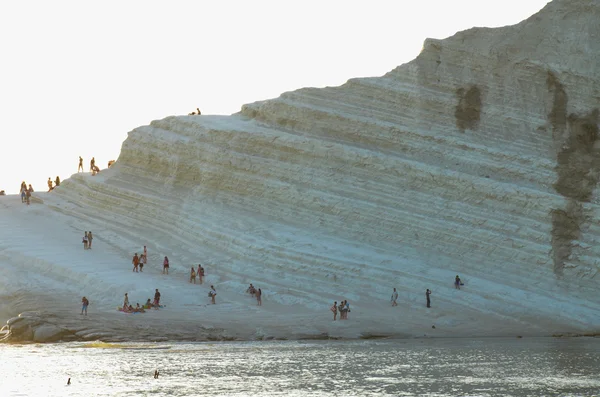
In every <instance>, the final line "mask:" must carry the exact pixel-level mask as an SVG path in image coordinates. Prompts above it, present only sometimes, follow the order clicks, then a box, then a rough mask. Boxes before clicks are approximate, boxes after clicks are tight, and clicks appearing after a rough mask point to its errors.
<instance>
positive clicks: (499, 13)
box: [0, 0, 547, 194]
mask: <svg viewBox="0 0 600 397" xmlns="http://www.w3.org/2000/svg"><path fill="white" fill-rule="evenodd" d="M546 3H547V0H503V1H493V0H454V1H448V0H418V1H406V0H371V1H353V0H345V1H340V0H328V1H323V0H320V1H314V0H303V1H295V0H288V1H285V0H277V1H267V0H252V1H249V0H238V1H228V0H218V1H217V0H213V1H202V0H196V1H191V0H190V1H178V0H173V1H169V2H166V1H154V0H146V1H138V0H128V1H113V0H106V1H103V2H99V1H96V2H91V1H90V2H88V1H80V0H77V1H61V0H56V1H27V2H20V1H12V2H8V1H7V2H3V3H2V6H1V7H0V109H1V113H0V117H1V121H0V190H5V191H6V193H7V194H14V193H17V192H18V190H19V185H20V183H21V181H23V180H25V181H26V182H27V183H31V184H32V185H33V187H34V189H35V190H37V191H44V190H47V184H46V181H47V179H48V177H51V178H52V179H53V180H54V179H55V178H56V176H60V178H61V179H62V180H64V179H66V178H68V177H69V176H70V175H71V174H73V173H75V172H76V171H77V163H78V157H79V156H82V157H83V158H84V165H85V166H86V167H85V168H86V171H89V160H90V159H91V157H92V156H94V157H95V159H96V164H97V165H99V166H100V167H101V168H104V167H106V165H107V162H108V161H109V160H113V159H117V158H118V156H119V152H120V149H121V144H122V142H123V141H124V140H125V139H126V138H127V133H128V132H129V131H131V130H133V129H134V128H136V127H139V126H142V125H148V124H149V123H150V122H151V121H152V120H158V119H162V118H165V117H168V116H171V115H185V114H188V113H189V112H191V111H193V110H194V109H195V108H196V107H199V108H200V110H201V111H202V114H231V113H236V112H238V111H239V110H240V109H241V107H242V105H243V104H245V103H251V102H255V101H259V100H264V99H269V98H275V97H277V96H279V95H280V94H281V93H283V92H285V91H291V90H295V89H298V88H302V87H325V86H337V85H341V84H343V83H344V82H346V81H347V80H348V79H350V78H353V77H369V76H380V75H383V74H385V73H387V72H388V71H390V70H392V69H394V68H395V67H396V66H398V65H401V64H403V63H406V62H408V61H410V60H412V59H413V58H415V57H416V56H417V55H418V54H419V52H420V50H421V48H422V44H423V41H424V40H425V39H426V38H428V37H432V38H439V39H442V38H445V37H448V36H451V35H453V34H454V33H456V32H457V31H461V30H465V29H469V28H471V27H473V26H487V27H496V26H504V25H512V24H515V23H518V22H520V21H521V20H523V19H525V18H527V17H529V16H530V15H532V14H534V13H535V12H537V11H539V10H540V9H541V8H542V7H543V6H544V5H545V4H546Z"/></svg>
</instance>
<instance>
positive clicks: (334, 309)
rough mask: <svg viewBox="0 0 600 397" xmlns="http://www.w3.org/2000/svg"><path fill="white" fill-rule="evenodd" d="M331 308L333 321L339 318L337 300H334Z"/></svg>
mask: <svg viewBox="0 0 600 397" xmlns="http://www.w3.org/2000/svg"><path fill="white" fill-rule="evenodd" d="M329 310H331V311H332V312H333V321H335V320H336V319H337V312H338V308H337V301H335V302H333V306H331V307H330V308H329Z"/></svg>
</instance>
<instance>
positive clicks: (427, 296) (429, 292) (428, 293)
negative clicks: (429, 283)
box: [425, 288, 431, 307]
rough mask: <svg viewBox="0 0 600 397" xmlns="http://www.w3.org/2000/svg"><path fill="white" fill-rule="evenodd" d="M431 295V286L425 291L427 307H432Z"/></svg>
mask: <svg viewBox="0 0 600 397" xmlns="http://www.w3.org/2000/svg"><path fill="white" fill-rule="evenodd" d="M429 295H431V291H430V290H429V288H427V291H425V297H426V298H427V307H431V299H430V298H429Z"/></svg>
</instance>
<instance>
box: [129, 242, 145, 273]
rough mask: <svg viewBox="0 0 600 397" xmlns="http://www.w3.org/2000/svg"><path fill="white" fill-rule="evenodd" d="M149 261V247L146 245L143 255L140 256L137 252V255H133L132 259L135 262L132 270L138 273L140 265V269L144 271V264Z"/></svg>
mask: <svg viewBox="0 0 600 397" xmlns="http://www.w3.org/2000/svg"><path fill="white" fill-rule="evenodd" d="M147 261H148V249H147V248H146V246H145V245H144V252H143V253H142V255H140V256H138V254H137V252H136V253H135V255H134V256H133V259H132V260H131V263H132V264H133V270H132V272H136V273H138V267H139V271H140V272H143V271H144V265H145V264H146V263H147Z"/></svg>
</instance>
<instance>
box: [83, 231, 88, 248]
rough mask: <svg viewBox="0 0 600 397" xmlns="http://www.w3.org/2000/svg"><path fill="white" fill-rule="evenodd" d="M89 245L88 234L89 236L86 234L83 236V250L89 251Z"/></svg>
mask: <svg viewBox="0 0 600 397" xmlns="http://www.w3.org/2000/svg"><path fill="white" fill-rule="evenodd" d="M88 244H89V240H88V234H87V232H85V234H84V235H83V249H84V250H86V249H88Z"/></svg>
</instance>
